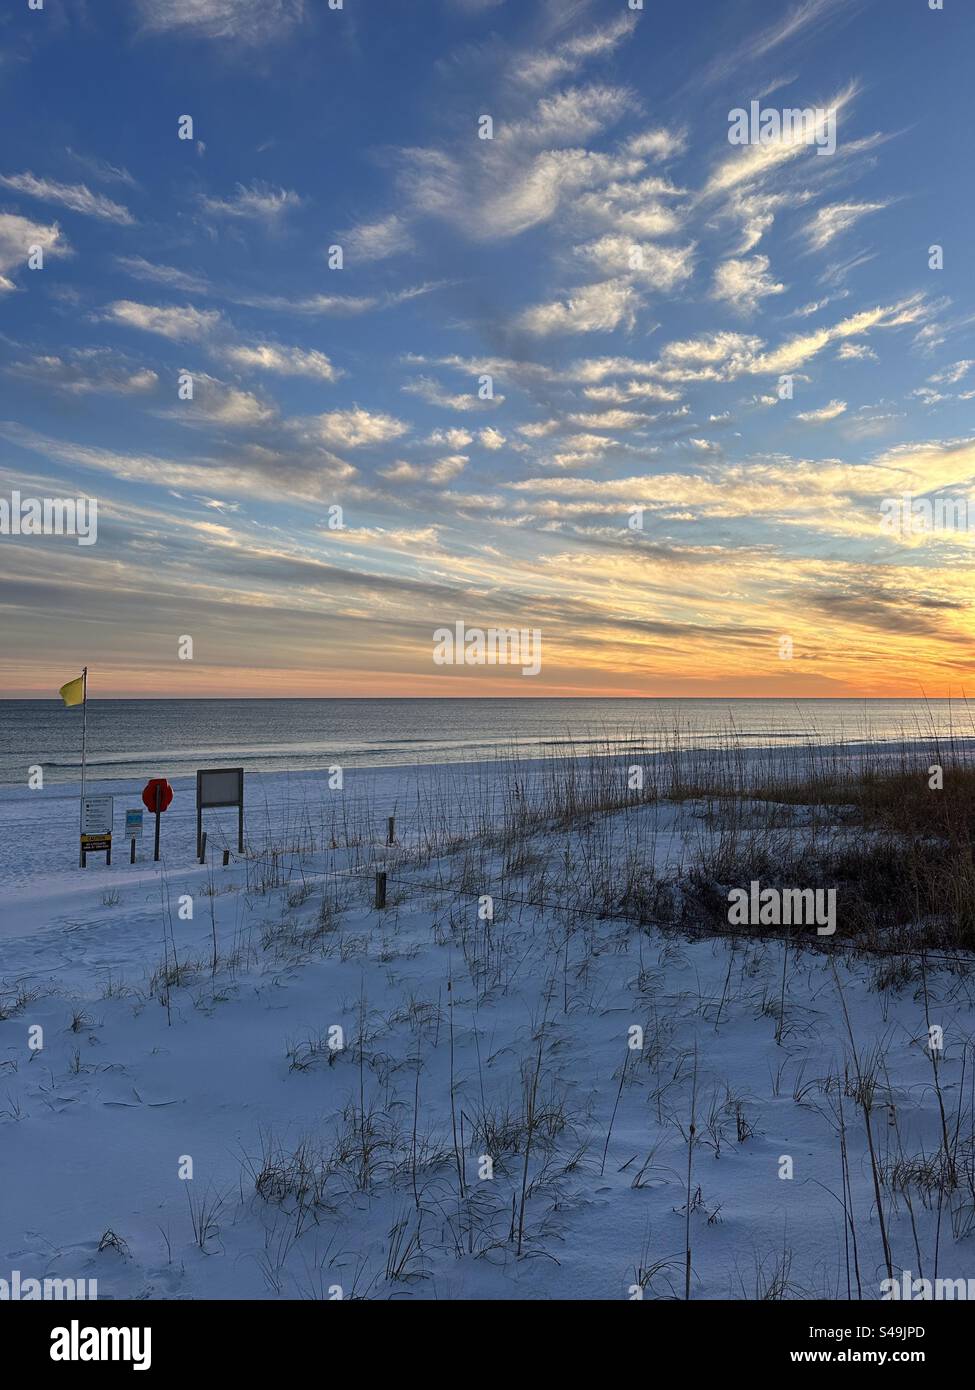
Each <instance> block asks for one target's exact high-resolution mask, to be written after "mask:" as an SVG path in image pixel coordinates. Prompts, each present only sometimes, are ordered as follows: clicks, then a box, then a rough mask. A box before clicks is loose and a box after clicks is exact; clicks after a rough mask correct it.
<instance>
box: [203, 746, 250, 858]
mask: <svg viewBox="0 0 975 1390" xmlns="http://www.w3.org/2000/svg"><path fill="white" fill-rule="evenodd" d="M212 806H236V807H237V853H238V854H243V852H244V769H243V768H242V767H211V768H201V769H200V770H199V771H198V772H197V774H196V857H197V859H200V858H201V857H202V855H203V812H204V810H205V809H206V808H208V807H212Z"/></svg>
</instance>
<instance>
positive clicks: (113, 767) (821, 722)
mask: <svg viewBox="0 0 975 1390" xmlns="http://www.w3.org/2000/svg"><path fill="white" fill-rule="evenodd" d="M81 716H82V711H81V709H80V708H73V709H66V708H65V707H64V706H63V705H62V704H61V701H60V700H2V701H0V784H16V783H19V784H21V785H23V784H24V783H25V782H26V779H27V769H28V768H29V767H31V766H34V765H38V764H39V765H40V766H41V767H43V769H44V777H45V781H46V782H72V781H76V780H77V778H78V768H79V761H80V748H81ZM675 734H677V735H679V737H680V740H681V743H682V744H683V746H684V747H686V748H702V747H713V746H723V745H726V744H729V743H734V742H736V743H738V744H739V745H740V746H743V747H768V746H775V745H782V744H795V745H800V746H801V745H804V744H809V743H824V744H846V745H853V746H855V745H857V744H864V743H874V742H896V741H897V740H899V739H903V738H912V737H914V736H917V735H921V736H924V737H928V736H931V735H936V736H938V737H940V738H946V737H949V736H953V737H956V738H969V739H971V738H973V737H975V707H972V708H969V707H968V706H966V705H965V704H964V703H963V702H958V701H947V700H931V701H921V700H678V699H674V700H659V699H647V700H643V699H628V700H619V699H605V700H599V699H597V700H594V699H568V700H565V699H545V698H535V699H521V700H497V699H487V700H483V699H471V700H463V699H461V700H419V699H405V700H92V701H90V702H89V705H88V776H89V778H90V779H92V780H99V779H116V778H131V777H141V776H142V775H146V776H156V775H158V776H164V777H169V778H173V777H180V776H186V775H188V774H192V773H194V772H195V771H196V769H197V768H198V767H221V766H233V767H239V766H243V767H244V768H245V769H246V770H247V771H251V772H256V771H263V772H277V771H285V770H297V769H305V768H321V767H328V766H329V765H330V764H333V763H339V764H341V765H342V766H343V767H392V766H397V765H403V764H406V765H410V764H419V763H445V762H460V761H465V760H474V759H485V758H491V757H493V756H495V755H496V754H497V753H499V752H517V753H518V754H520V755H522V756H524V757H536V758H538V757H546V756H552V755H554V754H555V753H556V752H558V751H559V750H560V749H563V748H564V746H565V743H566V741H567V740H572V741H573V743H574V744H575V746H576V747H577V748H578V750H579V751H586V750H587V749H591V748H597V747H598V748H604V747H606V746H607V745H612V746H614V747H616V748H618V749H620V750H621V751H623V750H633V751H634V752H636V751H638V750H640V749H641V748H648V747H649V748H652V747H654V746H659V745H660V743H661V742H666V741H669V740H670V739H671V738H672V737H674V735H675Z"/></svg>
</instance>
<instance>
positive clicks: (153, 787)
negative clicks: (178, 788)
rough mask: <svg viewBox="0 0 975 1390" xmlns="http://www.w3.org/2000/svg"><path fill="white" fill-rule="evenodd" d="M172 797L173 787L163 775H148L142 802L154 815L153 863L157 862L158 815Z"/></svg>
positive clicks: (167, 805) (164, 809)
mask: <svg viewBox="0 0 975 1390" xmlns="http://www.w3.org/2000/svg"><path fill="white" fill-rule="evenodd" d="M172 799H173V789H172V787H171V786H170V785H169V783H168V782H167V781H166V779H165V777H150V779H149V781H148V782H147V783H146V784H145V786H144V787H143V788H142V804H143V806H144V807H145V808H146V810H147V811H153V812H154V813H155V817H156V843H155V847H154V849H153V852H152V859H153V863H158V862H159V817H160V816H161V815H162V813H163V811H166V810H168V809H169V803H170V802H171V801H172Z"/></svg>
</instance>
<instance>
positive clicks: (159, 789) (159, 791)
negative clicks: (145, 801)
mask: <svg viewBox="0 0 975 1390" xmlns="http://www.w3.org/2000/svg"><path fill="white" fill-rule="evenodd" d="M161 815H162V787H161V786H160V785H159V783H158V782H157V783H156V845H155V849H154V850H153V854H152V859H153V863H154V864H158V863H159V818H160V816H161Z"/></svg>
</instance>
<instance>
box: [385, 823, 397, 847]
mask: <svg viewBox="0 0 975 1390" xmlns="http://www.w3.org/2000/svg"><path fill="white" fill-rule="evenodd" d="M395 841H396V817H395V816H390V818H389V826H388V828H387V831H386V843H387V845H392V844H394V843H395Z"/></svg>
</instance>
